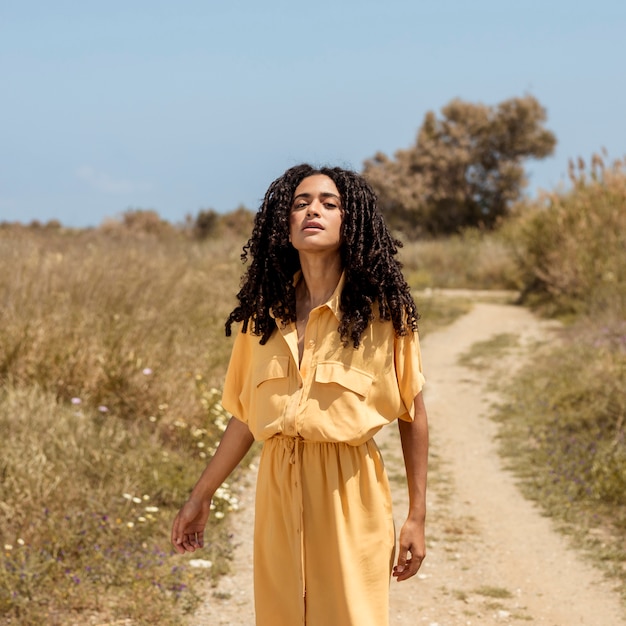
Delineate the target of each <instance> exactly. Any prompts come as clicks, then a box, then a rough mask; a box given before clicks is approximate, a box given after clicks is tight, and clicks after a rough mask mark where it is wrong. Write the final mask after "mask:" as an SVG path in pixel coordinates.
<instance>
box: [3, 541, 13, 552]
mask: <svg viewBox="0 0 626 626" xmlns="http://www.w3.org/2000/svg"><path fill="white" fill-rule="evenodd" d="M4 549H5V550H6V551H7V552H8V551H9V550H13V546H12V545H11V544H10V543H5V544H4Z"/></svg>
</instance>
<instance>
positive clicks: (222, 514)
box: [215, 511, 224, 519]
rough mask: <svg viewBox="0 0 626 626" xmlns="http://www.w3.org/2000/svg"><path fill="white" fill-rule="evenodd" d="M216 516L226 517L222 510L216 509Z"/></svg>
mask: <svg viewBox="0 0 626 626" xmlns="http://www.w3.org/2000/svg"><path fill="white" fill-rule="evenodd" d="M215 517H216V518H217V519H222V518H223V517H224V513H223V512H222V511H215Z"/></svg>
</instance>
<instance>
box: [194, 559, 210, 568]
mask: <svg viewBox="0 0 626 626" xmlns="http://www.w3.org/2000/svg"><path fill="white" fill-rule="evenodd" d="M189 565H191V567H203V568H205V569H209V568H210V567H213V562H212V561H207V560H206V559H190V561H189Z"/></svg>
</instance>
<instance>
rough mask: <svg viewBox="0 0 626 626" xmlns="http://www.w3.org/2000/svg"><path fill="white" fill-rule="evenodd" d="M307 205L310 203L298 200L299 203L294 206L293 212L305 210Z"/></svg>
mask: <svg viewBox="0 0 626 626" xmlns="http://www.w3.org/2000/svg"><path fill="white" fill-rule="evenodd" d="M307 205H308V202H305V201H304V200H298V201H297V202H294V203H293V206H292V207H291V208H292V210H293V211H296V210H297V209H304V208H305V207H306V206H307Z"/></svg>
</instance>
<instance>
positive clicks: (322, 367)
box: [315, 362, 374, 397]
mask: <svg viewBox="0 0 626 626" xmlns="http://www.w3.org/2000/svg"><path fill="white" fill-rule="evenodd" d="M373 380H374V376H373V375H372V374H370V373H369V372H364V371H363V370H358V369H354V368H352V367H346V366H345V365H344V364H343V363H336V362H335V363H331V362H326V363H318V364H317V368H316V370H315V381H316V382H318V383H335V384H336V385H341V386H342V387H345V388H346V389H349V390H350V391H354V393H356V394H358V395H359V396H363V397H365V396H367V393H368V391H369V389H370V387H371V386H372V382H373Z"/></svg>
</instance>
